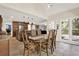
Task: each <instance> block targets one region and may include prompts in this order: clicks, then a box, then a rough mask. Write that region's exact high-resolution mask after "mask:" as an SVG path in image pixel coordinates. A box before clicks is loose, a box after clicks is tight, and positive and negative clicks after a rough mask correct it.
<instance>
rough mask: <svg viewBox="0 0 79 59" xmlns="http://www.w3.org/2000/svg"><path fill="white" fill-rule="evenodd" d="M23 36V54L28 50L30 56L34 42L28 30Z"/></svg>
mask: <svg viewBox="0 0 79 59" xmlns="http://www.w3.org/2000/svg"><path fill="white" fill-rule="evenodd" d="M22 38H23V43H24V53H23V55H25V51H26V50H27V52H28V56H29V55H30V51H31V50H30V49H32V48H31V45H33V44H32V42H30V41H29V40H28V34H27V30H25V31H24V32H22Z"/></svg>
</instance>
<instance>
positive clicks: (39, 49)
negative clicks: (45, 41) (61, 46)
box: [39, 42, 41, 56]
mask: <svg viewBox="0 0 79 59" xmlns="http://www.w3.org/2000/svg"><path fill="white" fill-rule="evenodd" d="M39 45H40V49H39V50H40V52H39V53H40V56H41V42H40V43H39Z"/></svg>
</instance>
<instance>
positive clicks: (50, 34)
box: [47, 30, 52, 43]
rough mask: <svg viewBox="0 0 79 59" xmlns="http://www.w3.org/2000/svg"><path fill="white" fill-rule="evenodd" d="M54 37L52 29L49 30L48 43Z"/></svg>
mask: <svg viewBox="0 0 79 59" xmlns="http://www.w3.org/2000/svg"><path fill="white" fill-rule="evenodd" d="M51 38H52V30H49V34H48V40H47V41H48V43H49V42H50V41H51Z"/></svg>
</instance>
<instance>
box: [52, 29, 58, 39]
mask: <svg viewBox="0 0 79 59" xmlns="http://www.w3.org/2000/svg"><path fill="white" fill-rule="evenodd" d="M56 36H57V30H53V31H52V38H53V39H56Z"/></svg>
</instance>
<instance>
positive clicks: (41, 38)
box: [29, 34, 48, 55]
mask: <svg viewBox="0 0 79 59" xmlns="http://www.w3.org/2000/svg"><path fill="white" fill-rule="evenodd" d="M29 39H30V40H33V41H37V42H38V43H39V50H40V51H39V53H40V55H41V43H42V42H43V41H45V40H47V39H48V35H47V34H41V35H38V36H29Z"/></svg>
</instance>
